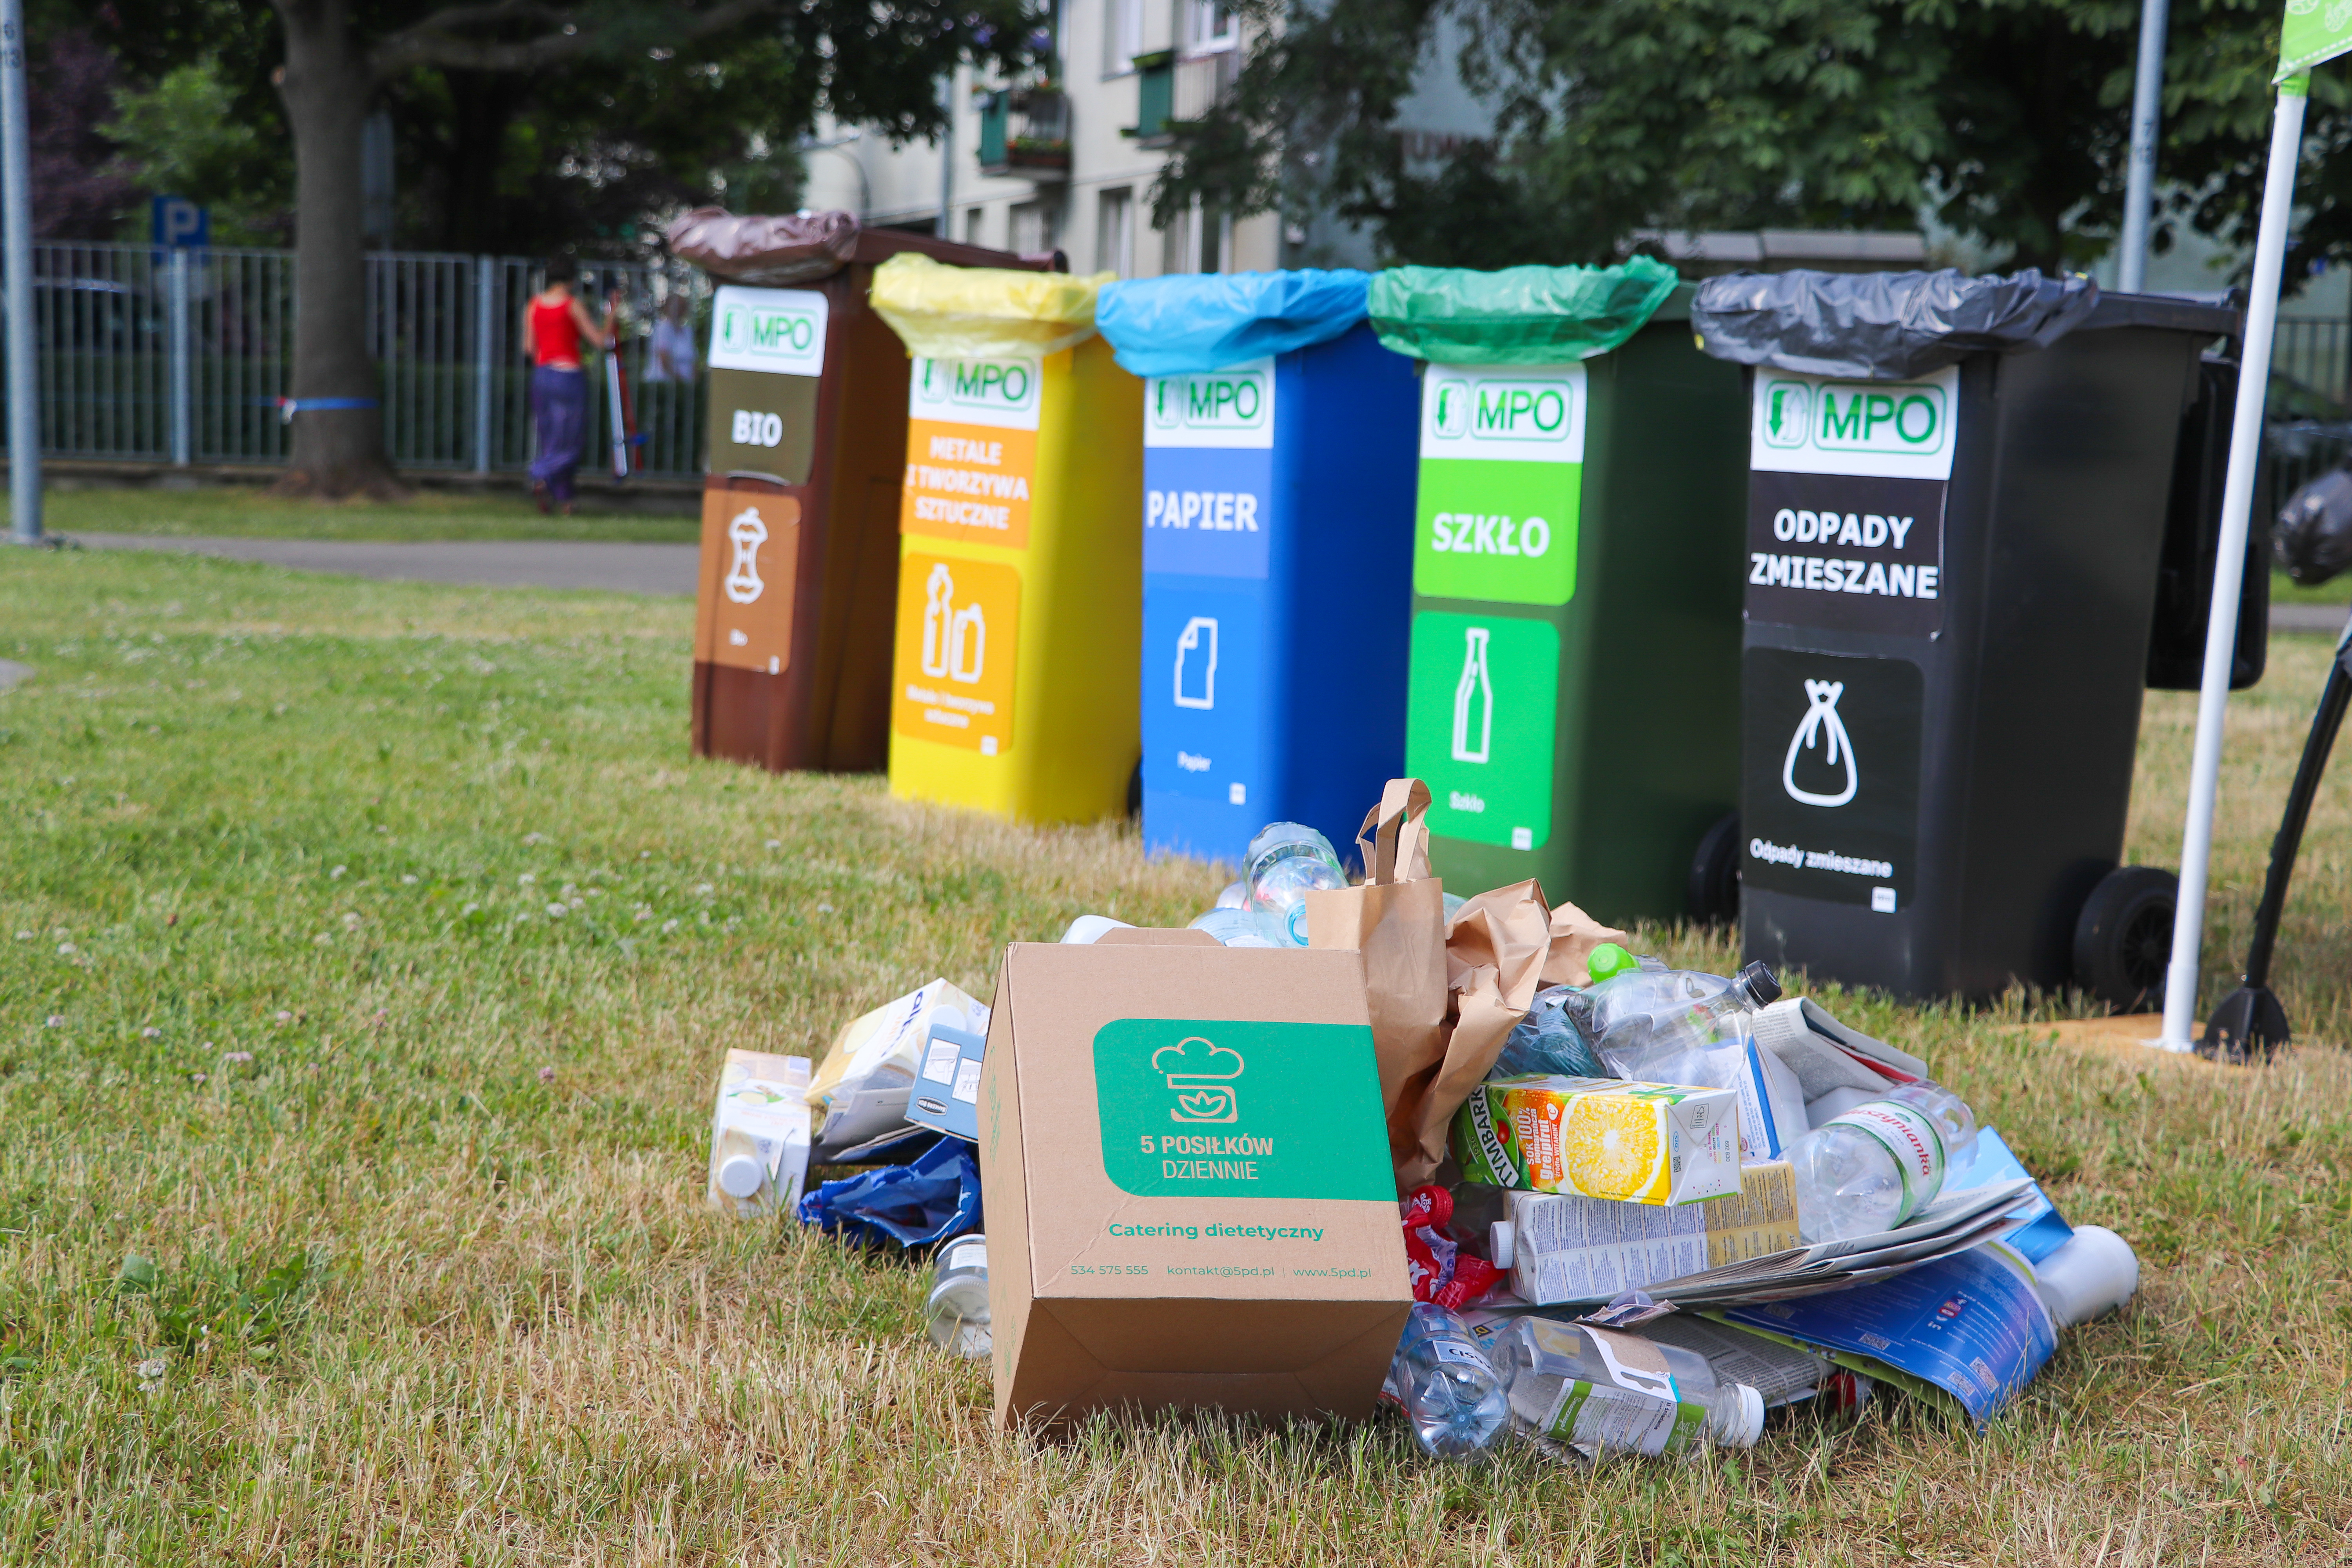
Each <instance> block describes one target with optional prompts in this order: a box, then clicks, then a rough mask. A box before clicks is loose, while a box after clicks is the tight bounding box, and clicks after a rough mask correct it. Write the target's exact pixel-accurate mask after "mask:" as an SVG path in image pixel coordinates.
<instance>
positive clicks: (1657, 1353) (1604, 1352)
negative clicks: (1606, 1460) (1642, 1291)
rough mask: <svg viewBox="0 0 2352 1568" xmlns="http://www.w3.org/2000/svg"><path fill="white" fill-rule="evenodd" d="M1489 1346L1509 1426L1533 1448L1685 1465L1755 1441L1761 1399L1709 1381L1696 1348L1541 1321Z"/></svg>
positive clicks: (1528, 1322)
mask: <svg viewBox="0 0 2352 1568" xmlns="http://www.w3.org/2000/svg"><path fill="white" fill-rule="evenodd" d="M1496 1345H1497V1352H1496V1354H1497V1359H1498V1360H1499V1361H1500V1362H1501V1363H1502V1372H1503V1377H1504V1381H1505V1387H1506V1398H1507V1402H1508V1404H1509V1406H1510V1413H1511V1424H1512V1425H1513V1426H1515V1427H1517V1429H1519V1430H1520V1431H1522V1432H1525V1433H1526V1434H1527V1435H1528V1436H1530V1437H1533V1438H1535V1439H1536V1440H1537V1441H1538V1442H1539V1443H1545V1444H1558V1445H1561V1446H1564V1447H1570V1448H1573V1449H1575V1450H1577V1451H1578V1452H1580V1453H1581V1454H1583V1455H1584V1456H1585V1457H1586V1458H1600V1457H1601V1455H1603V1454H1612V1453H1614V1454H1641V1455H1645V1456H1650V1457H1656V1456H1659V1455H1669V1454H1671V1455H1675V1456H1679V1457H1681V1458H1690V1457H1691V1456H1692V1455H1695V1454H1696V1453H1698V1452H1699V1451H1700V1450H1701V1449H1703V1448H1705V1447H1708V1446H1710V1445H1720V1446H1721V1447H1727V1448H1752V1447H1755V1446H1756V1441H1757V1439H1758V1438H1759V1437H1760V1436H1763V1433H1764V1396H1763V1394H1760V1393H1759V1392H1758V1391H1757V1390H1755V1389H1753V1388H1750V1387H1749V1386H1748V1384H1744V1383H1719V1382H1717V1379H1716V1375H1715V1369H1714V1367H1712V1366H1711V1365H1709V1364H1708V1363H1707V1359H1706V1357H1705V1356H1703V1355H1700V1354H1699V1353H1698V1352H1696V1351H1689V1350H1685V1349H1684V1348H1682V1347H1681V1346H1679V1345H1670V1344H1664V1343H1660V1342H1656V1341H1653V1340H1645V1339H1643V1338H1641V1337H1639V1336H1638V1335H1634V1334H1626V1333H1619V1332H1616V1331H1612V1330H1609V1329H1596V1328H1592V1327H1591V1326H1590V1325H1587V1324H1582V1323H1559V1322H1553V1321H1550V1320H1549V1319H1544V1318H1521V1319H1519V1320H1518V1321H1517V1322H1515V1323H1513V1324H1512V1325H1511V1326H1510V1328H1509V1329H1508V1330H1507V1331H1505V1332H1504V1333H1503V1335H1502V1336H1501V1338H1500V1339H1499V1340H1497V1341H1496Z"/></svg>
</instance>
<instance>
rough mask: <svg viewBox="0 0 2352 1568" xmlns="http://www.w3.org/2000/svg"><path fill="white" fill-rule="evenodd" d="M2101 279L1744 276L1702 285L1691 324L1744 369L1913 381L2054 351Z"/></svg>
mask: <svg viewBox="0 0 2352 1568" xmlns="http://www.w3.org/2000/svg"><path fill="white" fill-rule="evenodd" d="M2098 303H2099V286H2098V285H2097V284H2096V283H2095V282H2093V281H2092V280H2091V279H2088V278H2045V277H2043V276H2042V274H2041V273H2040V272H2039V271H2036V270H2035V269H2034V268H2031V267H2029V268H2024V269H2023V270H2021V271H2018V272H2012V273H2010V274H2009V275H2007V276H2006V277H2000V276H1992V277H1985V278H1970V277H1969V276H1968V275H1967V274H1966V273H1963V272H1960V271H1958V269H1956V268H1944V269H1943V270H1941V271H1938V272H1811V271H1804V270H1799V271H1794V272H1773V273H1752V272H1743V273H1735V274H1733V275H1732V276H1730V277H1727V278H1710V279H1707V280H1706V282H1705V283H1702V284H1701V285H1699V290H1698V297H1697V299H1696V300H1694V301H1692V304H1691V330H1692V331H1694V332H1696V333H1697V335H1698V340H1699V347H1701V348H1702V349H1705V350H1706V352H1707V353H1709V354H1712V355H1713V356H1715V357H1716V358H1717V359H1722V360H1730V361H1732V362H1733V363H1737V364H1765V365H1770V366H1772V367H1773V368H1774V369H1776V370H1787V371H1795V372H1797V373H1799V374H1804V375H1834V376H1843V377H1848V378H1851V379H1856V380H1863V381H1906V380H1908V379H1909V378H1911V377H1913V376H1916V375H1924V374H1927V372H1929V371H1933V370H1941V369H1942V368H1943V367H1944V366H1946V365H1948V364H1957V363H1958V362H1959V361H1961V360H1963V359H1966V358H1967V357H1968V356H1969V355H1970V354H1972V353H1983V352H1985V351H1987V350H1990V351H1992V352H1993V353H2016V352H2017V351H2019V350H2021V349H2036V348H2046V347H2047V346H2049V345H2050V344H2051V343H2053V342H2057V340H2058V339H2060V338H2062V337H2063V336H2064V335H2065V334H2066V333H2068V332H2071V331H2074V329H2075V328H2076V327H2079V326H2081V325H2083V324H2084V322H2085V321H2088V320H2089V319H2090V316H2091V312H2092V311H2093V310H2096V309H2097V308H2098Z"/></svg>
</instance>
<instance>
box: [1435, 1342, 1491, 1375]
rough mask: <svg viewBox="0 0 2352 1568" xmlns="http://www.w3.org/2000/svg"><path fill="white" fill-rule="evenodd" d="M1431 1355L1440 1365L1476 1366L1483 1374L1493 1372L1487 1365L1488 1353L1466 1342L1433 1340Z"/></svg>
mask: <svg viewBox="0 0 2352 1568" xmlns="http://www.w3.org/2000/svg"><path fill="white" fill-rule="evenodd" d="M1429 1353H1430V1354H1431V1355H1433V1356H1434V1357H1436V1358H1437V1360H1438V1361H1439V1362H1440V1363H1453V1364H1454V1365H1456V1366H1474V1367H1476V1368H1478V1369H1479V1370H1480V1371H1482V1372H1487V1371H1492V1370H1493V1368H1492V1367H1491V1366H1490V1365H1489V1363H1487V1360H1486V1353H1485V1352H1482V1351H1480V1350H1479V1348H1478V1347H1477V1346H1476V1345H1474V1344H1472V1343H1470V1342H1468V1341H1466V1340H1432V1341H1430V1342H1429Z"/></svg>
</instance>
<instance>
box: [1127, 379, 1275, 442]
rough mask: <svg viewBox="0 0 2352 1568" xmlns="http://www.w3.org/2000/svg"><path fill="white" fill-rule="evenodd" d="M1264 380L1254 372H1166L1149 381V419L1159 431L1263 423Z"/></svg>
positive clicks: (1241, 427) (1240, 427)
mask: <svg viewBox="0 0 2352 1568" xmlns="http://www.w3.org/2000/svg"><path fill="white" fill-rule="evenodd" d="M1266 403H1267V397H1266V388H1265V378H1264V377H1262V376H1255V375H1169V376H1160V377H1158V378H1156V379H1155V380H1154V381H1153V382H1152V383H1151V422H1152V424H1154V425H1156V426H1159V427H1160V429H1162V430H1175V429H1192V430H1254V429H1255V428H1256V427H1257V426H1260V425H1262V424H1264V423H1265V411H1266Z"/></svg>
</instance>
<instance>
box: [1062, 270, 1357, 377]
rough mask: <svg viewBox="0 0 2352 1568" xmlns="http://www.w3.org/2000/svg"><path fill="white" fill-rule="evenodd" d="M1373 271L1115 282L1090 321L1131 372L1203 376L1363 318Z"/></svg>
mask: <svg viewBox="0 0 2352 1568" xmlns="http://www.w3.org/2000/svg"><path fill="white" fill-rule="evenodd" d="M1371 280H1372V279H1371V274H1370V273H1368V272H1359V271H1357V270H1355V269H1354V268H1341V269H1339V270H1335V271H1329V272H1323V271H1317V270H1314V269H1312V268H1307V269H1301V270H1297V271H1291V272H1207V273H1178V274H1175V275H1173V276H1171V277H1166V278H1141V279H1134V280H1132V281H1129V282H1120V283H1113V284H1111V285H1110V286H1109V287H1108V288H1106V289H1104V290H1103V291H1102V301H1101V303H1100V304H1098V305H1097V307H1096V309H1095V325H1096V326H1097V328H1099V329H1100V330H1101V331H1102V335H1103V336H1104V337H1105V338H1107V339H1108V340H1109V341H1110V346H1111V347H1112V348H1113V349H1115V350H1117V351H1118V363H1119V364H1120V365H1121V366H1123V367H1124V368H1125V369H1127V370H1129V371H1131V372H1132V373H1134V374H1137V375H1205V374H1208V373H1210V372H1212V371H1219V370H1229V369H1231V368H1232V367H1234V365H1237V364H1246V363H1249V362H1250V361H1252V360H1257V359H1265V358H1268V357H1270V356H1272V355H1275V354H1286V353H1290V352H1291V351H1293V350H1294V349H1304V348H1312V347H1314V346H1315V345H1316V344H1317V343H1321V342H1329V341H1330V340H1332V339H1333V338H1336V337H1338V336H1339V334H1340V333H1342V332H1344V331H1348V329H1349V328H1350V327H1352V326H1354V325H1355V324H1356V323H1357V322H1358V321H1362V320H1363V319H1364V296H1365V292H1366V290H1367V289H1369V288H1370V284H1371Z"/></svg>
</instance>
